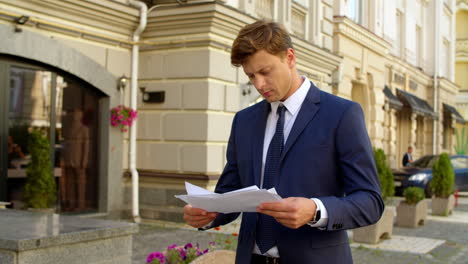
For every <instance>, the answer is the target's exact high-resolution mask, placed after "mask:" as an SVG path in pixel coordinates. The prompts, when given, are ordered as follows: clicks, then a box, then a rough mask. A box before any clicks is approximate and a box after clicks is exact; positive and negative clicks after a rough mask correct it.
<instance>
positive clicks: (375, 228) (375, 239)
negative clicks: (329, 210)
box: [353, 208, 395, 244]
mask: <svg viewBox="0 0 468 264" xmlns="http://www.w3.org/2000/svg"><path fill="white" fill-rule="evenodd" d="M394 217H395V213H394V211H393V210H391V209H389V208H385V210H384V212H383V214H382V217H381V218H380V220H379V221H378V222H377V223H375V224H373V225H370V226H365V227H360V228H356V229H354V230H353V241H354V242H358V243H368V244H377V243H379V242H380V240H381V239H386V238H390V237H391V236H392V232H393V218H394Z"/></svg>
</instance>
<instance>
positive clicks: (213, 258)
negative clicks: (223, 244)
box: [190, 250, 236, 264]
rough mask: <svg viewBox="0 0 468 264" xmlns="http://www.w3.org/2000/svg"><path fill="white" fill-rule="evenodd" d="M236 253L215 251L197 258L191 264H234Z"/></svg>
mask: <svg viewBox="0 0 468 264" xmlns="http://www.w3.org/2000/svg"><path fill="white" fill-rule="evenodd" d="M235 261H236V252H234V251H232V250H215V251H212V252H209V253H206V254H205V255H202V256H200V257H198V258H196V259H195V260H194V261H192V262H190V264H219V263H223V264H234V263H235Z"/></svg>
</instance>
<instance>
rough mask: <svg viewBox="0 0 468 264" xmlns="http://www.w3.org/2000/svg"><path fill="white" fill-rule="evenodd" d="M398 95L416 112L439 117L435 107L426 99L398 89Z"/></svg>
mask: <svg viewBox="0 0 468 264" xmlns="http://www.w3.org/2000/svg"><path fill="white" fill-rule="evenodd" d="M397 96H398V98H399V99H400V100H401V101H402V102H403V104H404V105H405V106H408V107H410V108H411V110H413V111H414V112H417V113H420V114H422V115H428V116H431V117H433V118H437V114H436V113H435V112H434V109H432V107H431V106H430V105H429V104H428V103H427V102H426V101H425V100H423V99H421V98H419V97H417V96H416V95H414V94H411V93H408V92H405V91H402V90H400V89H397Z"/></svg>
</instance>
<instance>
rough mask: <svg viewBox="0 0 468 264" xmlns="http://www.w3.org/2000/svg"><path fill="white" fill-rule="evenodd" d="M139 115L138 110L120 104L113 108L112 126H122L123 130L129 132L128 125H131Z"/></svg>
mask: <svg viewBox="0 0 468 264" xmlns="http://www.w3.org/2000/svg"><path fill="white" fill-rule="evenodd" d="M137 116H138V111H135V110H133V109H131V108H129V107H125V106H123V105H118V106H117V107H114V108H112V109H111V120H110V121H111V126H113V127H115V126H120V130H121V131H122V132H127V131H128V129H127V127H131V126H132V125H133V123H134V122H135V119H136V118H137Z"/></svg>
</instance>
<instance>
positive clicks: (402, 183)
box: [392, 155, 468, 197]
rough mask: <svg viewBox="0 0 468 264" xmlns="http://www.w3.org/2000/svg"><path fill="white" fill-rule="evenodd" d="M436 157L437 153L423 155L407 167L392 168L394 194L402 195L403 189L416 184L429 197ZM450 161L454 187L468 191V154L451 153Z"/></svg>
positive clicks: (437, 156)
mask: <svg viewBox="0 0 468 264" xmlns="http://www.w3.org/2000/svg"><path fill="white" fill-rule="evenodd" d="M438 158H439V155H427V156H423V157H421V158H419V159H417V160H415V161H414V162H412V163H410V164H409V165H408V166H407V167H404V168H401V169H397V170H392V172H393V176H394V179H395V194H396V195H402V194H403V191H404V189H406V188H408V187H411V186H417V187H421V188H423V189H424V192H425V194H426V196H427V197H431V196H432V191H431V187H430V182H431V179H432V165H434V163H435V162H436V161H437V159H438ZM450 162H451V163H452V167H453V171H454V173H455V189H458V190H459V191H463V192H466V191H468V156H463V155H452V156H450Z"/></svg>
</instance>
